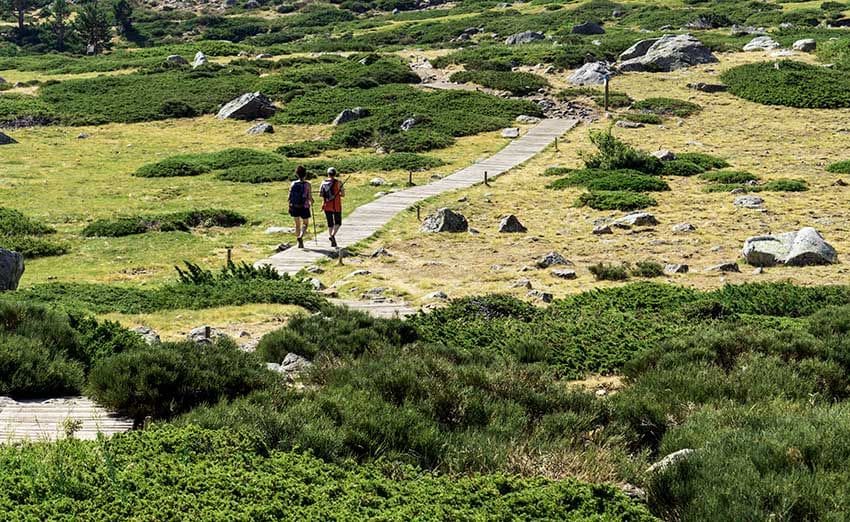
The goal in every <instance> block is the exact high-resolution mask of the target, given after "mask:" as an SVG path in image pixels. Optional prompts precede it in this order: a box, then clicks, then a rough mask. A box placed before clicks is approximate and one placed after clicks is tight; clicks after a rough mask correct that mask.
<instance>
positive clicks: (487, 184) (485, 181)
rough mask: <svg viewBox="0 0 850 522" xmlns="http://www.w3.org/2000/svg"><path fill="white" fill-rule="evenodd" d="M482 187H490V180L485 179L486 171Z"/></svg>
mask: <svg viewBox="0 0 850 522" xmlns="http://www.w3.org/2000/svg"><path fill="white" fill-rule="evenodd" d="M484 186H485V187H489V186H490V178H488V177H487V171H486V170H485V171H484Z"/></svg>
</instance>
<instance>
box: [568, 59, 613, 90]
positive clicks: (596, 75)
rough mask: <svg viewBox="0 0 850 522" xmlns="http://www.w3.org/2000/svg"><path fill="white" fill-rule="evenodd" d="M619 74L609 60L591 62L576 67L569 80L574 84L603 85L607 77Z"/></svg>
mask: <svg viewBox="0 0 850 522" xmlns="http://www.w3.org/2000/svg"><path fill="white" fill-rule="evenodd" d="M615 74H617V71H616V69H613V68H612V67H611V66H610V65H608V63H607V62H589V63H586V64H584V65H582V66H581V67H579V68H578V69H576V70H575V71H574V72H573V73H572V74H571V75H570V76H569V77H568V78H567V81H568V82H570V83H572V84H574V85H602V84H603V83H605V78H611V77H612V76H614V75H615Z"/></svg>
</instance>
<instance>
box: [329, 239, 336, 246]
mask: <svg viewBox="0 0 850 522" xmlns="http://www.w3.org/2000/svg"><path fill="white" fill-rule="evenodd" d="M330 239H331V246H332V247H334V248H336V238H335V237H333V236H331V238H330Z"/></svg>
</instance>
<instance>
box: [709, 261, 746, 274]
mask: <svg viewBox="0 0 850 522" xmlns="http://www.w3.org/2000/svg"><path fill="white" fill-rule="evenodd" d="M706 271H708V272H738V273H740V272H741V269H740V268H739V267H738V263H720V264H719V265H714V266H710V267H708V268H707V269H706Z"/></svg>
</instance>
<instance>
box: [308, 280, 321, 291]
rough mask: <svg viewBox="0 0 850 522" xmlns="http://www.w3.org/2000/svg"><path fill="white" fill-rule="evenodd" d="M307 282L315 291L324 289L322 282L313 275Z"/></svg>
mask: <svg viewBox="0 0 850 522" xmlns="http://www.w3.org/2000/svg"><path fill="white" fill-rule="evenodd" d="M308 282H309V283H310V286H312V287H313V290H315V291H317V292H318V291H320V290H324V289H325V285H324V283H322V282H321V281H319V280H318V279H316V278H315V277H314V278H312V279H310V280H309V281H308Z"/></svg>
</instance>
